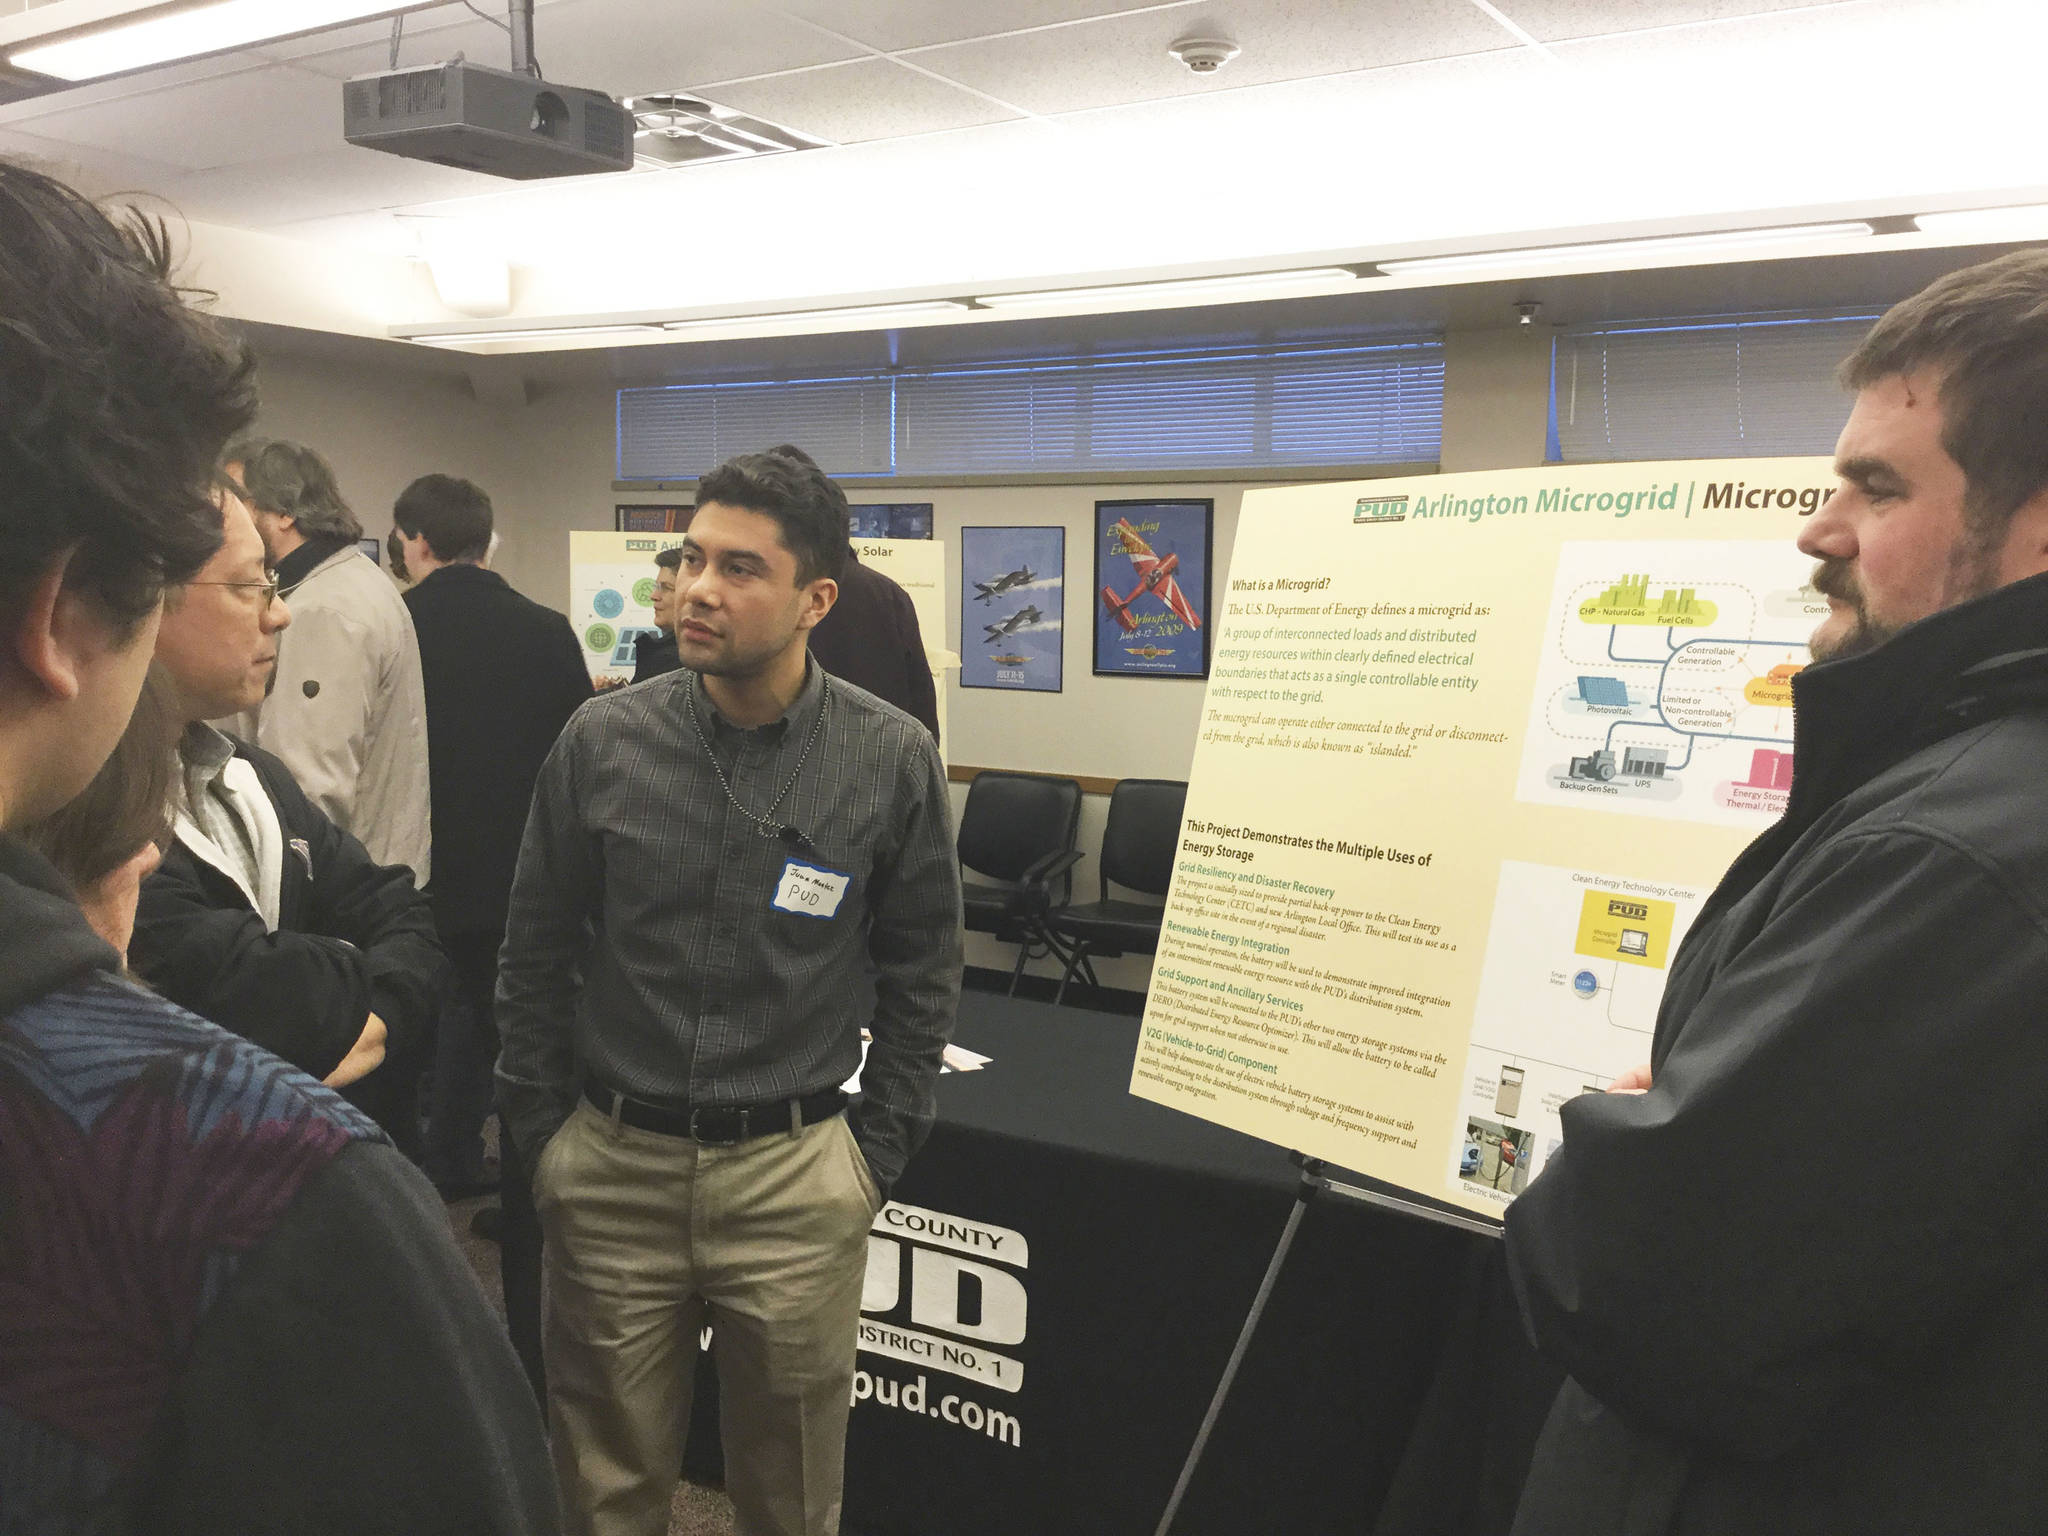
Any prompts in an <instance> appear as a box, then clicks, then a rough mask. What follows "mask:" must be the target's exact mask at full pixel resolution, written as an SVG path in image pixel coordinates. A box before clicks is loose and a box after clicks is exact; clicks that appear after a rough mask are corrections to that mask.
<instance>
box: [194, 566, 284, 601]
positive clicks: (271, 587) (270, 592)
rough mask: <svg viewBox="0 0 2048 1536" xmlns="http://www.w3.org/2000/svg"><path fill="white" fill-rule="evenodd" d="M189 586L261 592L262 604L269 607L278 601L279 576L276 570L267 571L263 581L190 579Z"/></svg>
mask: <svg viewBox="0 0 2048 1536" xmlns="http://www.w3.org/2000/svg"><path fill="white" fill-rule="evenodd" d="M185 585H186V586H188V587H233V588H235V589H236V590H237V591H241V592H261V593H262V594H263V603H262V606H263V607H265V608H268V607H269V606H270V605H271V604H272V603H274V602H276V601H277V592H278V577H277V572H275V571H265V572H264V573H263V579H262V580H261V581H188V582H186V583H185Z"/></svg>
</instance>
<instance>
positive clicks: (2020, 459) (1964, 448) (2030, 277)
mask: <svg viewBox="0 0 2048 1536" xmlns="http://www.w3.org/2000/svg"><path fill="white" fill-rule="evenodd" d="M1921 368H1933V369H1936V370H1938V371H1939V372H1940V374H1941V385H1940V399H1941V409H1942V430H1941V445H1942V447H1943V449H1945V450H1946V451H1947V453H1948V456H1949V457H1950V458H1952V459H1954V460H1955V461H1956V463H1957V464H1958V465H1960V466H1961V467H1962V471H1963V478H1964V482H1965V490H1964V496H1963V508H1964V512H1965V515H1966V516H1967V518H1968V521H1969V524H1970V527H1971V529H1972V530H1973V531H1974V532H1975V533H1977V534H1978V535H1979V536H1992V537H1995V536H1996V535H1998V534H1999V533H2000V532H2001V531H2002V530H2003V529H2004V527H2005V525H2006V524H2007V523H2008V522H2009V521H2010V520H2011V518H2012V515H2013V514H2014V513H2015V512H2017V511H2018V510H2019V509H2020V508H2021V507H2022V506H2024V505H2025V504H2026V503H2027V502H2028V501H2030V500H2031V499H2033V497H2034V496H2035V495H2036V494H2038V493H2039V492H2040V491H2042V490H2043V489H2044V488H2048V248H2040V247H2036V248H2034V249H2032V250H2025V251H2014V252H2012V253H2011V254H2010V255H2006V256H2001V257H1999V258H1998V259H1997V260H1995V261H1987V262H1984V263H1983V264H1981V265H1979V266H1974V267H1965V268H1964V269H1963V270H1962V271H1960V272H1951V273H1949V274H1948V276H1946V277H1943V278H1939V279H1937V280H1936V281H1934V282H1933V283H1930V284H1929V285H1928V286H1927V287H1925V288H1923V289H1921V290H1920V292H1918V293H1916V294H1914V295H1913V297H1912V298H1910V299H1906V300H1904V301H1902V302H1900V303H1898V304H1894V305H1893V306H1892V307H1891V309H1889V310H1888V311H1886V313H1885V315H1884V317H1883V318H1882V319H1881V320H1879V321H1878V322H1877V324H1876V325H1875V326H1873V327H1872V328H1871V331H1870V334H1869V335H1868V336H1866V337H1864V338H1863V344H1862V345H1861V346H1859V347H1858V348H1857V349H1856V350H1855V352H1854V353H1853V354H1851V356H1850V357H1849V360H1848V361H1847V362H1845V363H1843V364H1842V367H1841V381H1842V383H1843V384H1844V385H1845V386H1846V387H1848V388H1850V389H1865V388H1868V387H1869V386H1870V385H1872V384H1875V383H1877V382H1878V381H1879V380H1881V379H1888V378H1892V377H1894V376H1896V375H1898V374H1902V373H1911V372H1913V371H1915V370H1917V369H1921Z"/></svg>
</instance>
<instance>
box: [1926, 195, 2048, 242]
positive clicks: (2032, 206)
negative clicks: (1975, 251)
mask: <svg viewBox="0 0 2048 1536" xmlns="http://www.w3.org/2000/svg"><path fill="white" fill-rule="evenodd" d="M1913 222H1914V223H1915V224H1918V225H1919V226H1920V228H1921V229H1922V230H1923V231H1924V232H1926V233H1927V234H1930V235H1982V236H1983V237H1984V238H1985V239H1987V240H2026V239H2030V238H2035V237H2041V236H2048V203H2023V204H2020V205H2017V206H2015V207H2010V208H1965V209H1961V210H1958V211H1957V212H1954V213H1923V214H1919V215H1916V216H1915V218H1914V220H1913Z"/></svg>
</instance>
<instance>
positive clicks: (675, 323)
mask: <svg viewBox="0 0 2048 1536" xmlns="http://www.w3.org/2000/svg"><path fill="white" fill-rule="evenodd" d="M967 308H968V306H967V305H966V304H965V303H964V302H962V301H961V300H959V299H906V300H904V301H903V302H902V303H900V304H850V305H846V306H844V307H842V308H839V309H789V310H782V311H780V312H777V313H774V314H765V315H728V316H726V317H725V318H723V319H717V320H665V321H663V322H662V324H661V329H662V330H664V331H717V330H728V329H730V328H732V327H733V326H758V325H767V324H779V323H783V322H788V321H800V320H801V321H809V320H882V319H889V318H892V317H895V316H898V315H937V314H944V313H952V314H956V315H957V314H960V313H962V312H963V311H965V310H966V309H967Z"/></svg>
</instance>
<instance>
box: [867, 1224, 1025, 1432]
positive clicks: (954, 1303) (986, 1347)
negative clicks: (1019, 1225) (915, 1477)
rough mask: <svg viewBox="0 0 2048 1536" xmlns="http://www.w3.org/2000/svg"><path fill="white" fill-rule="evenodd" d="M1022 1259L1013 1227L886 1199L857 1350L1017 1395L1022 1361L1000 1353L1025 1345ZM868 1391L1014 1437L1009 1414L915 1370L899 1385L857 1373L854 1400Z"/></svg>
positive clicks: (872, 1249)
mask: <svg viewBox="0 0 2048 1536" xmlns="http://www.w3.org/2000/svg"><path fill="white" fill-rule="evenodd" d="M1030 1262H1031V1254H1030V1246H1029V1244H1028V1243H1027V1242H1026V1241H1025V1238H1024V1234H1023V1233H1021V1232H1016V1231H1013V1230H1011V1229H1010V1228H1008V1227H998V1226H994V1225H991V1224H990V1223H988V1222H985V1221H975V1220H973V1219H972V1218H970V1217H965V1216H953V1215H949V1214H947V1213H946V1212H944V1211H933V1210H927V1209H925V1208H924V1207H922V1206H916V1205H903V1204H900V1203H898V1202H896V1201H891V1202H890V1203H889V1204H888V1205H885V1206H884V1207H883V1208H882V1209H881V1211H880V1212H879V1213H878V1214H877V1215H876V1217H875V1221H874V1227H873V1229H872V1230H871V1231H870V1233H869V1234H868V1267H867V1277H866V1282H865V1284H864V1285H863V1287H862V1291H861V1312H862V1314H863V1315H862V1317H861V1321H860V1348H861V1350H862V1352H863V1353H866V1354H872V1355H881V1356H884V1357H886V1358H888V1359H892V1360H904V1361H908V1362H910V1363H911V1364H914V1365H918V1366H923V1367H926V1368H928V1369H930V1370H934V1371H941V1372H945V1373H948V1374H950V1375H954V1376H959V1377H964V1378H966V1379H967V1380H969V1381H975V1382H979V1383H981V1384H983V1385H984V1386H988V1387H993V1388H994V1389H996V1390H997V1391H999V1392H1010V1393H1014V1392H1016V1391H1017V1390H1018V1389H1019V1388H1021V1387H1022V1386H1023V1385H1024V1362H1023V1361H1022V1360H1020V1359H1019V1358H1017V1356H1016V1355H1014V1354H1008V1353H1004V1352H1003V1351H1004V1350H1009V1349H1013V1348H1014V1347H1015V1346H1017V1345H1019V1344H1022V1343H1023V1342H1024V1335H1025V1330H1026V1319H1027V1313H1028V1310H1029V1309H1028V1301H1027V1298H1026V1294H1025V1290H1024V1282H1023V1280H1022V1278H1021V1274H1020V1272H1021V1271H1024V1270H1026V1269H1028V1268H1029V1267H1030ZM995 1346H1001V1348H1000V1349H998V1348H996V1347H995ZM863 1388H865V1389H866V1390H865V1391H864V1390H863ZM869 1397H872V1398H873V1399H874V1400H875V1401H876V1402H878V1403H880V1404H881V1405H882V1406H884V1407H895V1408H901V1409H904V1410H907V1411H909V1412H913V1413H923V1414H929V1415H930V1416H931V1417H933V1418H938V1419H943V1420H945V1421H946V1422H948V1423H953V1424H961V1425H964V1426H965V1427H967V1428H968V1429H970V1430H979V1431H981V1432H982V1433H984V1434H986V1435H987V1436H989V1437H990V1438H992V1439H997V1440H1001V1441H1003V1442H1005V1443H1007V1444H1010V1445H1017V1444H1020V1443H1021V1440H1022V1428H1021V1426H1020V1425H1019V1423H1018V1421H1017V1419H1016V1418H1015V1417H1013V1416H1012V1415H1010V1414H1008V1413H1004V1412H1001V1411H999V1410H996V1409H985V1408H983V1407H982V1406H981V1405H980V1404H978V1403H975V1402H971V1401H966V1400H963V1399H962V1398H960V1397H959V1396H957V1395H954V1394H946V1395H944V1396H940V1395H939V1394H937V1393H933V1392H931V1391H930V1390H929V1387H928V1383H927V1380H926V1378H925V1377H924V1376H923V1375H919V1376H918V1377H917V1379H916V1380H915V1381H912V1382H907V1383H906V1382H900V1381H897V1380H894V1379H891V1378H889V1377H885V1376H884V1377H878V1376H872V1375H870V1374H869V1373H868V1372H866V1371H859V1372H856V1373H855V1378H854V1400H855V1401H856V1402H861V1401H864V1400H866V1399H868V1398H869Z"/></svg>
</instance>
